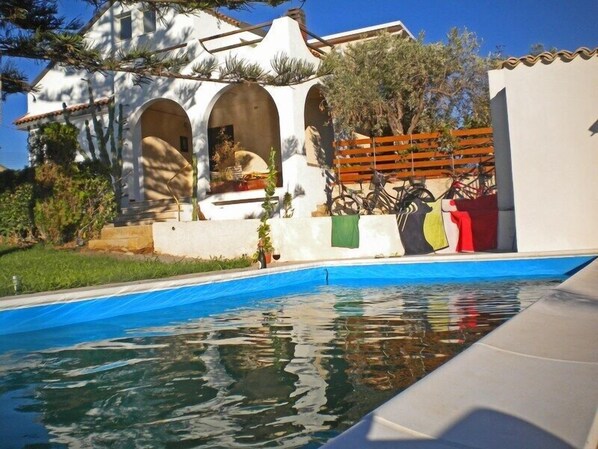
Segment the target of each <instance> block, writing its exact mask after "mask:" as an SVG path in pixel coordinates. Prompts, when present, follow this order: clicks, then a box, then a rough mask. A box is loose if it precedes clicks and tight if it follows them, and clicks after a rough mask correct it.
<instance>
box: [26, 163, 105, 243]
mask: <svg viewBox="0 0 598 449" xmlns="http://www.w3.org/2000/svg"><path fill="white" fill-rule="evenodd" d="M35 181H36V192H35V196H36V202H35V206H34V219H35V225H36V227H37V231H38V235H39V238H40V239H41V240H44V241H47V242H50V243H58V244H61V243H65V242H69V241H72V240H74V239H75V238H81V239H89V238H92V237H94V236H96V235H97V234H98V232H99V231H100V230H101V229H102V227H103V226H104V225H105V224H106V223H107V222H109V221H111V220H112V219H113V218H114V215H115V212H116V203H115V200H114V192H113V190H112V186H111V183H110V180H109V178H107V177H106V176H104V175H102V174H97V173H96V172H94V170H92V169H90V168H89V167H85V166H83V167H82V166H71V167H70V168H69V169H66V168H63V167H60V166H58V165H56V164H53V163H47V164H44V165H41V166H39V167H37V168H36V170H35Z"/></svg>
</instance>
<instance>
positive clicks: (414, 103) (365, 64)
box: [321, 29, 489, 135]
mask: <svg viewBox="0 0 598 449" xmlns="http://www.w3.org/2000/svg"><path fill="white" fill-rule="evenodd" d="M478 49H479V43H478V41H477V39H476V36H475V35H474V34H473V33H470V32H468V31H466V30H464V31H462V32H459V31H458V30H456V29H453V30H451V32H450V33H449V35H448V38H447V43H446V44H444V43H434V44H424V42H423V36H420V37H419V38H418V39H417V40H410V39H405V38H403V37H400V36H397V35H390V34H383V35H381V36H379V37H377V38H374V39H370V40H366V41H363V42H360V43H357V44H355V45H350V46H348V47H347V48H346V49H344V51H343V52H342V53H341V52H337V51H335V52H331V53H330V54H328V55H327V56H326V57H325V59H324V62H323V64H322V67H321V72H323V73H325V74H328V75H326V76H324V79H323V83H324V89H323V91H324V96H325V97H326V101H327V103H328V106H329V107H330V110H331V114H332V117H333V120H334V122H335V126H336V128H337V129H339V130H340V131H341V133H347V134H350V133H352V132H354V131H356V130H357V131H360V132H364V133H367V134H370V135H376V134H383V133H387V132H388V131H390V132H391V133H392V134H395V135H400V134H410V133H414V132H423V131H429V130H431V129H434V128H435V127H436V126H437V124H438V123H450V124H451V125H452V126H463V125H464V124H465V123H467V122H471V121H474V119H475V121H476V123H482V122H484V121H487V122H488V121H489V113H488V101H489V100H488V93H487V92H488V90H487V77H486V71H487V69H488V68H489V62H488V61H487V60H486V59H483V58H480V57H479V56H478V55H477V51H478Z"/></svg>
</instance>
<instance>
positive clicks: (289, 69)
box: [268, 53, 316, 86]
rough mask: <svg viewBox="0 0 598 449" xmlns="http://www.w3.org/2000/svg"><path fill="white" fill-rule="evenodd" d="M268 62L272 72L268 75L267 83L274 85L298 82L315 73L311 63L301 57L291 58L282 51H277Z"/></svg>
mask: <svg viewBox="0 0 598 449" xmlns="http://www.w3.org/2000/svg"><path fill="white" fill-rule="evenodd" d="M270 64H271V65H272V70H273V71H274V74H273V75H270V76H269V77H268V83H270V84H274V85H281V86H283V85H288V84H295V83H300V82H302V81H305V80H307V79H309V78H311V77H312V76H314V75H315V74H316V70H315V68H314V65H313V64H310V63H307V62H305V61H303V60H302V59H298V58H291V57H289V56H288V55H286V54H284V53H277V54H276V55H275V56H274V58H273V59H272V61H271V62H270Z"/></svg>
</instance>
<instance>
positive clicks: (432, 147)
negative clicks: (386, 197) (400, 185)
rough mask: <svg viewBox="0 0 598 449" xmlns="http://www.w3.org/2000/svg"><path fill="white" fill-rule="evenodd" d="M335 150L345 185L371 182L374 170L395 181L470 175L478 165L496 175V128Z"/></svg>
mask: <svg viewBox="0 0 598 449" xmlns="http://www.w3.org/2000/svg"><path fill="white" fill-rule="evenodd" d="M447 141H450V145H447ZM334 148H335V159H334V165H335V167H336V172H337V181H339V182H342V183H353V182H360V181H364V180H369V179H370V178H371V176H372V171H373V170H374V169H375V170H378V171H380V172H382V173H384V174H385V175H386V176H387V177H388V178H390V179H395V180H399V179H405V178H408V177H409V176H422V177H426V178H440V177H444V176H447V173H454V174H458V173H463V172H470V171H471V170H472V167H476V166H477V165H478V164H481V165H482V166H483V167H484V171H485V172H490V173H493V172H494V145H493V140H492V128H478V129H465V130H455V131H450V137H449V136H448V135H442V134H441V133H438V132H435V133H424V134H411V135H404V136H387V137H374V138H372V139H356V140H341V141H336V142H334Z"/></svg>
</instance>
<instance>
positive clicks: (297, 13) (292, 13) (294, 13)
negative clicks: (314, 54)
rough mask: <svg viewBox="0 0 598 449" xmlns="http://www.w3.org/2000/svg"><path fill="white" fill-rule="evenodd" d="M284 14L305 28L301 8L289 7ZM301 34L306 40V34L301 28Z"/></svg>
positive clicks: (303, 12) (303, 14) (303, 13)
mask: <svg viewBox="0 0 598 449" xmlns="http://www.w3.org/2000/svg"><path fill="white" fill-rule="evenodd" d="M286 16H287V17H290V18H291V19H293V20H294V21H296V22H298V23H299V25H300V26H301V27H303V28H307V26H306V23H305V11H303V9H301V8H291V9H289V10H288V11H287V13H286ZM301 34H302V35H303V40H305V41H306V42H307V34H306V33H305V31H303V30H301Z"/></svg>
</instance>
